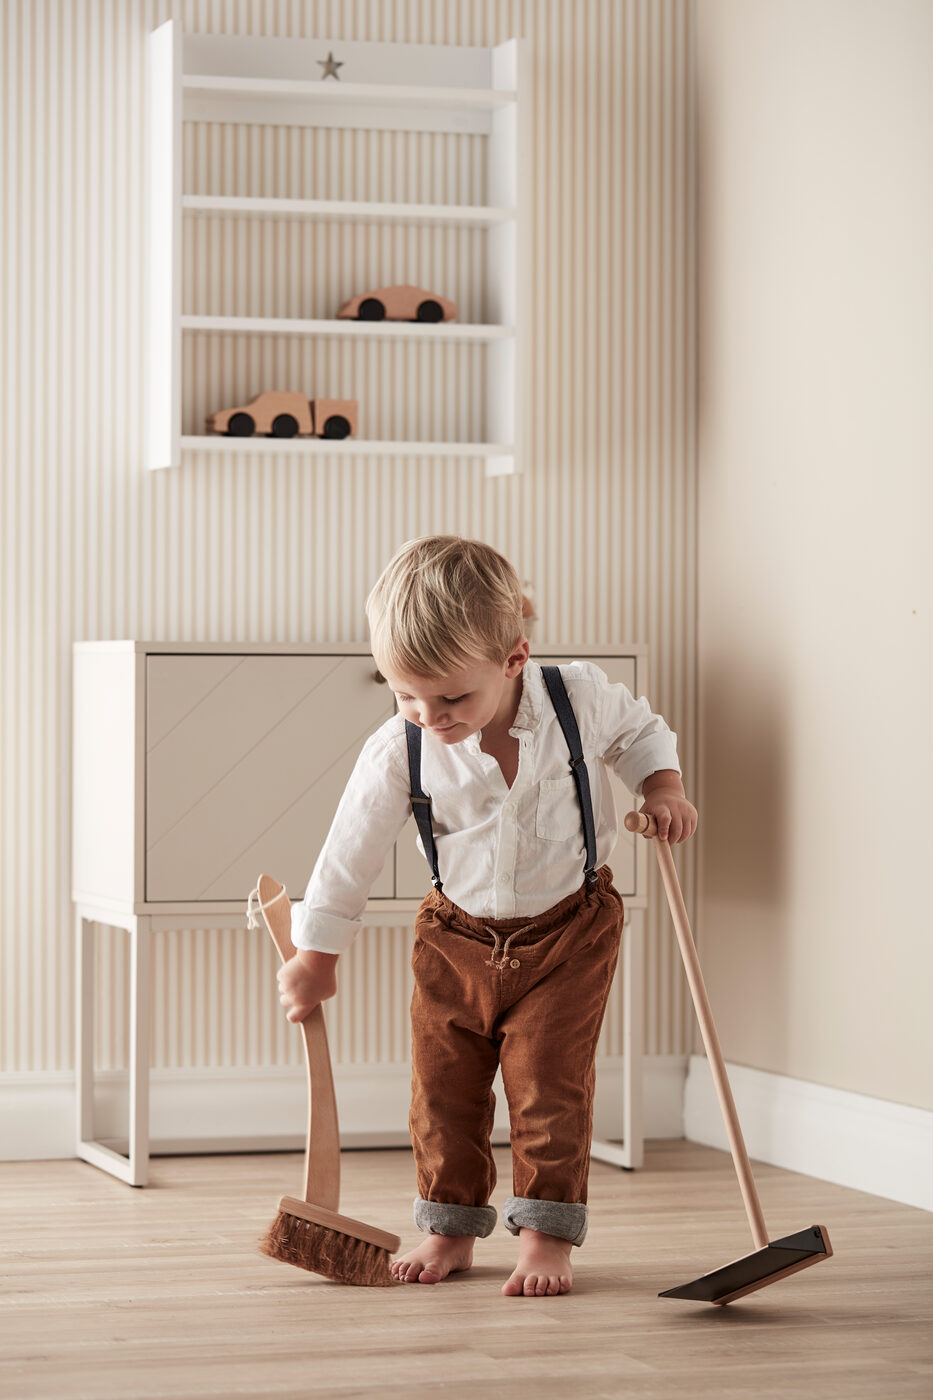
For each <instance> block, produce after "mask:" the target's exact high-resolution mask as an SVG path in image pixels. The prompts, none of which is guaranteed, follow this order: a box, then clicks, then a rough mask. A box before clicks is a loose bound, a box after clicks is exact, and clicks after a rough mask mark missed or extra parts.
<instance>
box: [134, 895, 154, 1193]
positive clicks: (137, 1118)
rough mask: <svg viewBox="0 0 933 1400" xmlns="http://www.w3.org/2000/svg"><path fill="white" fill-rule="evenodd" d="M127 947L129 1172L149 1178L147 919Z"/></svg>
mask: <svg viewBox="0 0 933 1400" xmlns="http://www.w3.org/2000/svg"><path fill="white" fill-rule="evenodd" d="M131 939H132V945H131V950H130V997H131V1001H130V1149H129V1151H130V1173H131V1176H132V1180H131V1183H130V1184H131V1185H132V1186H145V1184H146V1182H147V1180H148V1178H149V952H150V950H149V920H148V919H137V920H136V927H135V928H134V930H133V932H132V934H131Z"/></svg>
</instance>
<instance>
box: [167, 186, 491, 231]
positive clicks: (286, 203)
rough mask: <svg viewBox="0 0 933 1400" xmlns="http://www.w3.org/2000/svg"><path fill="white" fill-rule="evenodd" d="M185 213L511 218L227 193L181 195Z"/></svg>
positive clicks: (467, 207) (431, 220) (437, 207)
mask: <svg viewBox="0 0 933 1400" xmlns="http://www.w3.org/2000/svg"><path fill="white" fill-rule="evenodd" d="M181 204H182V210H183V211H184V213H186V214H217V215H225V216H227V217H236V216H239V217H242V218H254V219H256V218H258V219H318V220H321V221H325V222H326V221H328V220H329V221H331V222H338V221H341V220H344V219H346V220H349V221H352V222H354V223H387V224H388V223H396V224H450V225H452V226H455V227H460V228H491V227H492V226H493V225H495V224H504V223H508V221H509V220H510V219H514V218H515V210H514V209H501V208H488V207H486V206H485V205H478V204H477V205H473V204H381V203H372V202H366V201H363V200H340V199H246V198H236V197H233V196H228V195H190V194H189V195H185V196H184V198H183V199H182V202H181Z"/></svg>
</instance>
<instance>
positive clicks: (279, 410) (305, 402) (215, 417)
mask: <svg viewBox="0 0 933 1400" xmlns="http://www.w3.org/2000/svg"><path fill="white" fill-rule="evenodd" d="M359 407H360V406H359V402H358V401H357V400H356V399H308V398H306V397H305V395H304V394H295V393H291V392H288V391H285V390H282V389H270V390H268V391H267V392H266V393H264V394H257V396H256V398H254V399H252V400H251V401H250V402H249V403H248V404H244V405H243V406H242V407H241V408H224V409H221V411H220V412H219V413H213V414H211V416H210V417H209V418H208V420H207V426H208V428H209V429H211V430H212V431H213V432H215V433H226V434H227V436H228V437H252V436H253V434H254V433H264V434H265V435H266V436H267V437H276V438H290V437H297V436H304V437H311V436H314V437H323V438H345V437H355V436H356V433H357V431H358V428H359Z"/></svg>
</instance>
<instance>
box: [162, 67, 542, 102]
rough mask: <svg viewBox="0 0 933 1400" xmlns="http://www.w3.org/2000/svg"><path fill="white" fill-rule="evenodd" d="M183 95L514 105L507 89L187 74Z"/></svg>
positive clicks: (514, 97) (322, 100)
mask: <svg viewBox="0 0 933 1400" xmlns="http://www.w3.org/2000/svg"><path fill="white" fill-rule="evenodd" d="M183 87H184V92H185V96H186V97H187V96H191V97H218V96H233V95H235V96H238V97H259V98H269V99H270V100H272V101H276V100H279V99H281V98H293V97H299V98H301V99H302V101H309V102H313V101H318V102H342V103H347V104H350V103H354V104H359V103H363V104H366V105H372V106H379V107H385V106H387V105H388V106H393V105H394V106H400V107H408V106H427V107H448V108H460V109H465V108H472V109H474V110H478V111H493V110H495V109H496V108H497V107H507V106H509V105H510V104H512V103H514V102H515V101H516V93H515V92H514V91H509V90H507V89H504V88H450V87H426V86H424V87H423V86H421V85H420V84H405V83H346V82H322V81H321V80H320V79H319V78H315V79H301V78H250V77H239V76H236V75H233V74H221V75H217V76H214V75H208V74H202V73H186V74H185V76H184V80H183Z"/></svg>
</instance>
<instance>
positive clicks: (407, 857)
mask: <svg viewBox="0 0 933 1400" xmlns="http://www.w3.org/2000/svg"><path fill="white" fill-rule="evenodd" d="M535 660H536V661H538V662H540V663H541V664H542V665H544V666H562V665H565V664H566V663H567V662H569V661H574V660H577V661H594V662H595V663H596V665H597V666H600V667H602V669H603V670H604V671H605V672H606V675H607V676H608V677H609V679H610V680H611V681H612V682H613V683H616V682H620V681H621V682H622V684H623V685H627V686H628V688H629V690H630V691H632V693H633V694H635V685H636V678H635V658H634V656H586V655H584V654H583V653H582V652H577V654H576V656H536V657H535ZM548 703H550V702H548ZM609 781H610V785H611V788H612V795H613V799H614V801H615V804H616V812H617V814H618V820H619V838H618V841H617V842H616V847H615V850H614V851H613V852H612V855H611V856H610V858H609V864H610V866H611V867H612V873H613V877H614V881H615V887H616V889H617V890H618V891H619V893H620V894H621V895H629V896H632V895H634V894H635V893H636V874H637V869H636V848H635V842H636V839H640V838H636V837H634V836H632V835H631V834H630V833H629V832H627V831H626V830H625V828H624V826H623V825H622V823H623V821H624V819H625V814H626V812H631V811H632V810H634V808H635V807H636V806H637V805H638V804H637V802H636V800H635V799H634V798H633V797H632V794H631V793H630V792H629V791H628V789H627V788H626V786H625V784H624V783H623V782H621V781H620V780H619V779H618V778H617V777H616V776H615V774H614V773H613V774H610V775H609ZM395 871H396V876H395V887H396V895H397V897H398V898H399V899H422V898H423V897H424V895H425V894H426V893H427V891H428V890H429V889H430V888H431V874H430V871H429V870H428V863H427V861H426V860H425V858H424V856H423V855H422V854H421V852H420V851H419V850H418V848H417V846H416V845H415V826H414V823H413V822H412V823H410V824H409V825H408V826H407V827H406V828H405V830H404V831H403V832H402V834H401V836H400V837H399V839H398V842H397V845H396V853H395ZM581 880H582V871H581Z"/></svg>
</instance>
